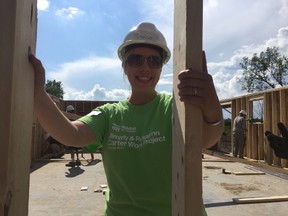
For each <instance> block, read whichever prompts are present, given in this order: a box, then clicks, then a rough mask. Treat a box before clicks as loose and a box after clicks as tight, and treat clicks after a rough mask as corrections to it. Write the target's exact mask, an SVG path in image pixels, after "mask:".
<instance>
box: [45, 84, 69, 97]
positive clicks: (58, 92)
mask: <svg viewBox="0 0 288 216" xmlns="http://www.w3.org/2000/svg"><path fill="white" fill-rule="evenodd" d="M45 89H46V92H47V93H49V94H51V95H53V96H55V97H58V98H60V99H63V95H64V90H63V87H62V83H61V81H59V82H56V80H53V81H52V80H47V83H46V84H45Z"/></svg>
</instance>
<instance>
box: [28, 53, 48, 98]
mask: <svg viewBox="0 0 288 216" xmlns="http://www.w3.org/2000/svg"><path fill="white" fill-rule="evenodd" d="M29 61H30V63H31V64H32V66H33V69H34V88H35V96H36V95H37V93H40V92H42V91H45V88H44V86H45V69H44V67H43V65H42V62H41V61H40V60H39V59H37V58H36V57H35V56H34V55H32V54H31V55H29Z"/></svg>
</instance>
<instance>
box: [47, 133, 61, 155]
mask: <svg viewBox="0 0 288 216" xmlns="http://www.w3.org/2000/svg"><path fill="white" fill-rule="evenodd" d="M44 139H45V140H46V141H47V143H48V146H47V150H46V154H45V155H44V158H47V159H55V158H62V156H63V155H64V152H65V147H64V145H62V144H61V143H60V142H58V141H57V140H56V139H54V138H53V137H52V136H50V134H49V133H45V135H44Z"/></svg>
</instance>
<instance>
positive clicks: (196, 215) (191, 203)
mask: <svg viewBox="0 0 288 216" xmlns="http://www.w3.org/2000/svg"><path fill="white" fill-rule="evenodd" d="M174 8H175V11H174V85H173V86H174V87H173V88H174V91H173V94H174V110H173V113H174V124H173V187H172V193H173V194H172V195H173V199H172V215H174V216H184V215H185V216H187V215H192V216H200V215H202V205H203V201H202V161H201V160H202V125H203V117H202V113H201V110H200V109H198V108H196V107H193V106H187V105H185V106H184V105H183V103H181V102H180V100H179V97H178V89H177V83H178V72H180V71H181V70H184V69H186V68H189V67H193V69H196V70H199V71H202V19H203V18H202V16H203V15H202V13H203V1H202V0H198V1H189V0H181V1H177V0H175V1H174Z"/></svg>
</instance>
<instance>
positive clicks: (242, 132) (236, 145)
mask: <svg viewBox="0 0 288 216" xmlns="http://www.w3.org/2000/svg"><path fill="white" fill-rule="evenodd" d="M246 116H247V113H246V111H245V110H241V111H240V112H239V115H238V116H236V118H235V119H234V122H233V156H234V157H237V156H239V158H242V159H243V158H244V157H243V154H244V146H245V139H246V131H247V129H246Z"/></svg>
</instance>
